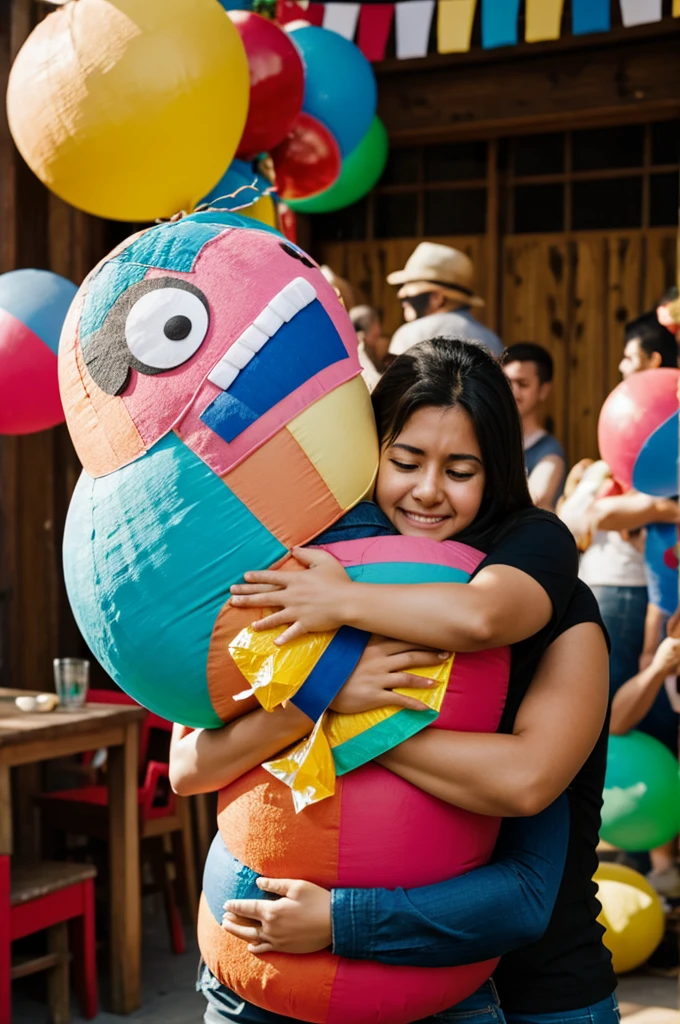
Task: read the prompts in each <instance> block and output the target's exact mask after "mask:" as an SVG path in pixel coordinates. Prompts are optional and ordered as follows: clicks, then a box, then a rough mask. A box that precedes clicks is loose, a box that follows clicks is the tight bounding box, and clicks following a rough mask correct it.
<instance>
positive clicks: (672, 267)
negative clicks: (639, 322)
mask: <svg viewBox="0 0 680 1024" xmlns="http://www.w3.org/2000/svg"><path fill="white" fill-rule="evenodd" d="M678 237H680V236H678V232H676V231H674V230H673V229H672V228H650V229H649V230H648V231H647V232H646V238H645V263H646V273H645V280H644V296H643V305H644V308H645V309H652V308H653V307H654V306H655V305H656V303H657V302H658V301H659V299H660V298H661V296H662V295H663V293H664V292H665V291H666V289H668V288H670V287H671V286H672V285H674V284H677V283H678V280H677V274H678V267H677V239H678Z"/></svg>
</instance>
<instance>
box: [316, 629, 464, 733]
mask: <svg viewBox="0 0 680 1024" xmlns="http://www.w3.org/2000/svg"><path fill="white" fill-rule="evenodd" d="M448 656H449V655H448V654H447V653H446V651H433V650H414V649H413V644H407V643H404V642H403V641H401V640H388V639H387V638H386V637H384V636H372V637H371V639H370V640H369V641H368V644H367V645H366V650H365V651H364V653H363V654H362V655H361V658H360V659H359V662H358V664H357V667H356V668H355V669H354V672H353V673H352V675H351V676H350V677H349V679H348V680H347V682H346V683H345V685H344V686H343V687H342V689H341V690H340V692H339V693H338V695H337V696H336V698H335V699H334V700H333V702H332V704H331V709H332V710H333V711H339V712H340V713H341V714H343V715H356V714H360V713H361V712H363V711H372V710H373V708H384V707H390V706H391V707H394V706H395V705H396V706H398V707H402V708H410V709H411V710H412V711H426V710H427V705H426V704H423V703H422V701H419V700H416V698H415V697H407V696H406V695H405V694H403V693H393V692H392V691H393V690H394V689H395V688H396V687H401V688H402V689H403V688H404V687H408V686H413V687H418V689H431V688H432V687H434V686H436V685H437V684H436V683H434V682H432V680H430V679H424V678H422V677H421V676H412V675H409V674H408V673H409V669H414V668H430V667H432V666H434V665H436V666H439V665H441V663H442V661H444V660H446V658H448Z"/></svg>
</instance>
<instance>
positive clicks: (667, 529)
mask: <svg viewBox="0 0 680 1024" xmlns="http://www.w3.org/2000/svg"><path fill="white" fill-rule="evenodd" d="M677 543H678V528H677V526H676V525H675V524H674V523H648V524H647V526H646V527H645V572H646V574H647V589H648V591H649V602H650V604H654V605H656V607H657V608H660V609H661V611H662V612H664V614H665V615H672V614H673V612H674V611H675V609H676V608H677V607H678V569H677V560H676V557H675V551H674V549H675V546H676V545H677Z"/></svg>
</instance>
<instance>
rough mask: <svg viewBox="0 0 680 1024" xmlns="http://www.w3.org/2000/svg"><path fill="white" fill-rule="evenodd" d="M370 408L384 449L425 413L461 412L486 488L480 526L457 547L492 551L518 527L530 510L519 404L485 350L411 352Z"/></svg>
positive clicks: (444, 345) (435, 347)
mask: <svg viewBox="0 0 680 1024" xmlns="http://www.w3.org/2000/svg"><path fill="white" fill-rule="evenodd" d="M372 400H373V410H374V412H375V418H376V423H377V425H378V437H379V439H380V446H381V448H384V447H386V446H388V445H389V444H391V443H392V442H393V441H394V439H395V438H396V437H397V435H398V434H400V433H401V431H402V430H403V429H404V427H405V426H406V423H407V421H408V420H409V419H410V417H411V416H412V415H413V414H414V413H415V412H416V411H417V410H418V409H422V408H425V407H427V406H435V407H438V408H451V407H454V406H459V407H460V408H461V409H464V410H465V412H466V413H467V414H468V416H469V417H470V419H471V420H472V424H473V427H474V430H475V434H476V435H477V440H478V442H479V447H480V449H481V453H482V462H483V464H484V470H485V473H486V487H485V493H484V497H483V499H482V504H481V506H480V509H479V512H478V513H477V516H476V518H475V521H474V522H473V523H472V524H471V525H470V526H469V527H467V528H466V529H465V530H463V531H462V532H461V533H460V534H456V538H455V539H456V540H460V541H463V542H465V543H467V544H472V545H473V546H477V547H480V548H481V549H482V550H485V549H487V550H488V548H489V546H490V544H491V543H494V542H495V541H497V540H498V536H499V531H501V530H502V528H504V527H505V526H506V525H507V524H508V518H509V517H513V521H514V516H515V514H517V513H523V512H525V511H526V510H527V509H532V508H533V505H532V501H531V496H530V494H529V488H528V487H527V478H526V471H525V468H524V448H523V443H522V428H521V424H520V420H519V415H518V413H517V406H516V404H515V399H514V397H513V394H512V391H511V389H510V385H509V384H508V382H507V380H506V378H505V375H504V373H503V371H502V370H501V368H500V366H499V365H498V363H497V362H496V360H495V359H494V358H493V357H492V356H491V355H490V354H489V353H488V352H487V351H486V350H485V349H484V348H482V347H481V346H479V345H474V344H470V343H469V342H465V341H458V340H453V339H451V338H434V339H433V340H432V341H423V342H421V343H420V344H419V345H414V346H413V347H412V348H410V349H409V350H408V351H407V352H405V353H404V354H403V355H400V356H398V357H397V358H396V359H395V361H394V362H393V363H392V365H391V366H390V367H389V368H388V369H387V370H386V372H385V373H384V374H383V376H382V377H381V379H380V381H379V382H378V384H377V385H376V388H375V390H374V391H373V395H372ZM502 532H504V530H502Z"/></svg>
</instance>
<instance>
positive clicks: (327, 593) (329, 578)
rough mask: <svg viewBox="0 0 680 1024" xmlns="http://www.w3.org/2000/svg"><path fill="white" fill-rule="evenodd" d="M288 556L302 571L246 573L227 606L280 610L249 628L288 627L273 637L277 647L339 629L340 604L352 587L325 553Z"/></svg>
mask: <svg viewBox="0 0 680 1024" xmlns="http://www.w3.org/2000/svg"><path fill="white" fill-rule="evenodd" d="M291 554H292V555H293V557H294V558H295V559H296V560H297V561H298V562H300V564H301V565H303V566H305V567H306V570H307V571H306V572H271V571H267V572H247V573H246V574H245V580H246V582H245V583H239V584H236V585H235V586H233V587H232V588H231V593H232V597H231V604H233V605H236V606H238V607H240V608H271V607H272V606H273V607H275V608H280V609H281V610H280V611H278V612H273V613H272V614H271V615H266V616H265V617H264V618H263V619H260V620H259V621H258V622H254V623H253V625H252V628H253V629H254V630H256V631H257V632H260V631H262V630H264V629H274V628H275V627H276V626H283V625H288V626H289V627H290V628H289V629H286V630H285V631H284V632H283V633H282V634H281V636H279V637H277V639H276V643H277V644H286V643H288V641H289V640H294V639H295V638H296V637H298V636H303V635H304V634H305V633H320V632H324V631H326V630H332V629H338V628H339V627H340V626H342V625H343V616H342V603H343V599H344V597H345V595H346V594H347V592H348V589H349V588H350V587H351V586H352V581H351V580H350V578H349V576H348V575H347V573H346V572H345V570H344V569H343V567H342V566H341V565H340V563H339V562H338V561H337V559H335V558H333V556H332V555H329V554H328V552H327V551H320V550H318V549H315V550H313V551H308V550H306V549H305V548H293V550H292V552H291Z"/></svg>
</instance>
